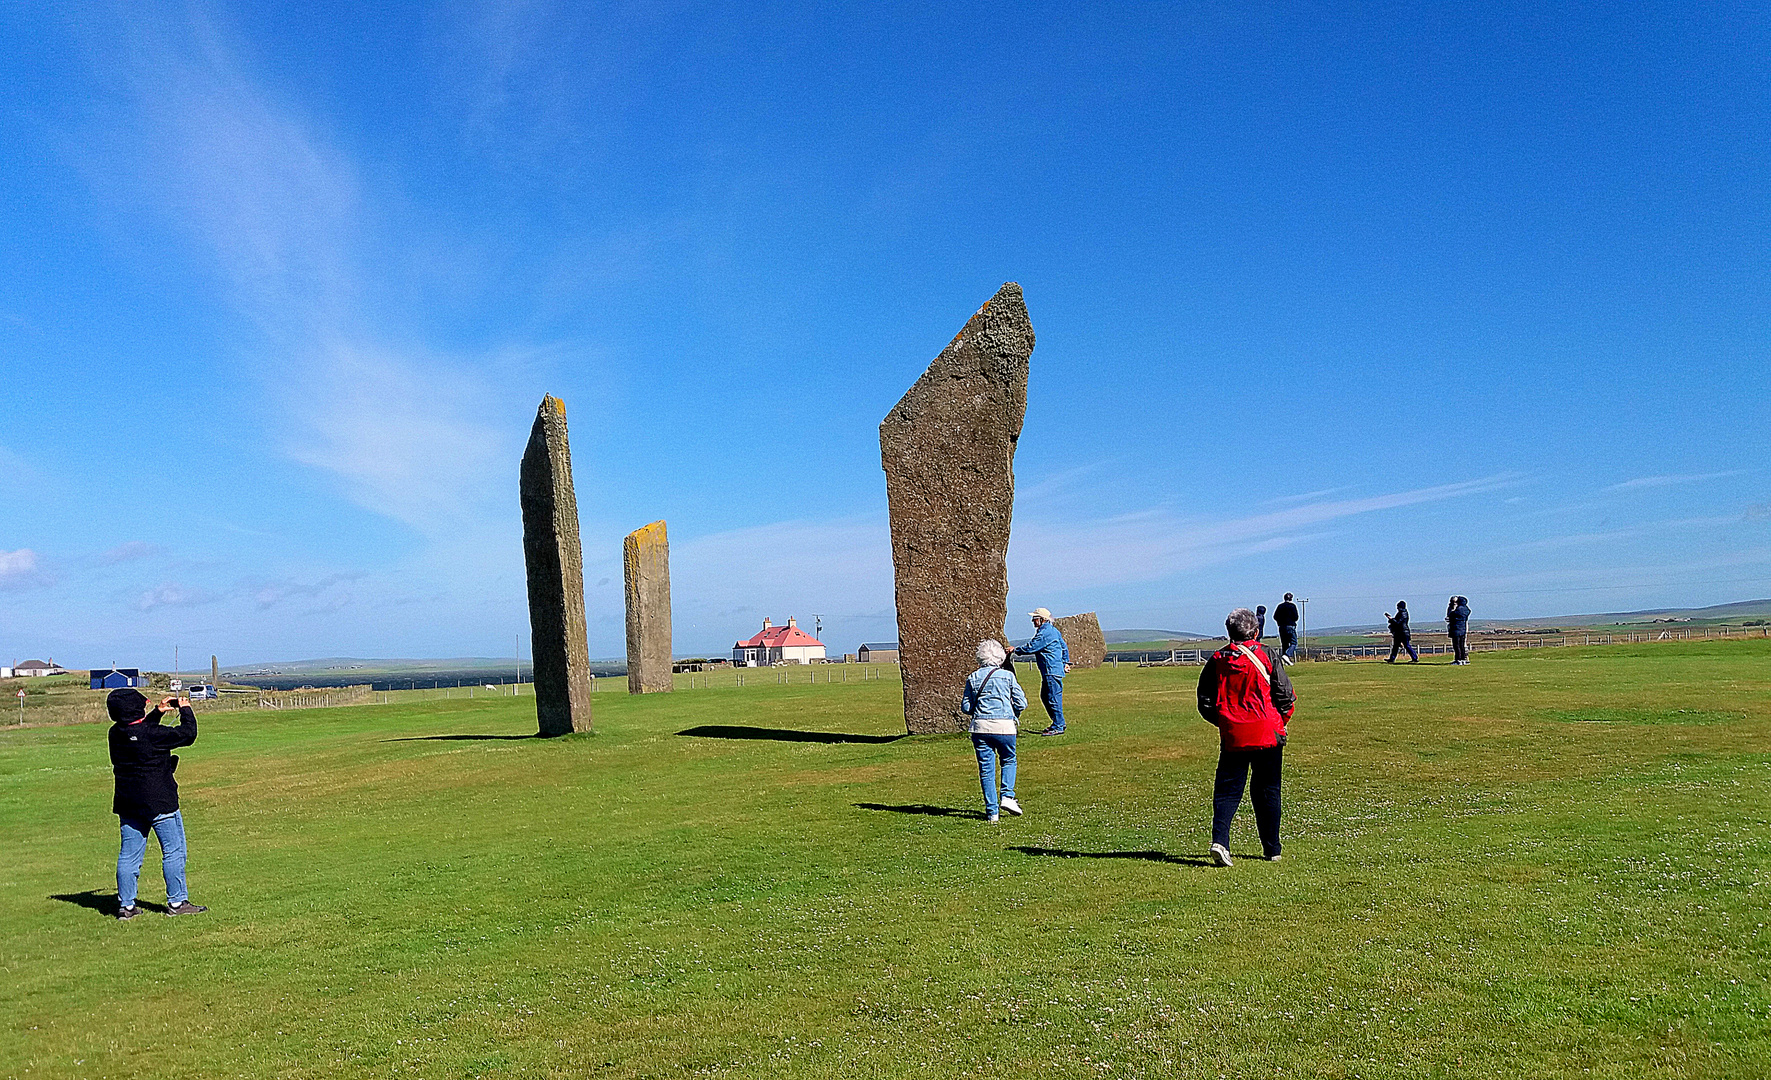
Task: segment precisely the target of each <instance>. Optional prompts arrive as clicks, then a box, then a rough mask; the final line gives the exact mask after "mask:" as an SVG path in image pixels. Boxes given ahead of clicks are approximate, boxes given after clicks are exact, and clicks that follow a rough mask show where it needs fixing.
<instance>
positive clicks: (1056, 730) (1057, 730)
mask: <svg viewBox="0 0 1771 1080" xmlns="http://www.w3.org/2000/svg"><path fill="white" fill-rule="evenodd" d="M1063 733H1064V729H1063V728H1061V727H1048V728H1046V729H1045V730H1044V731H1041V732H1039V734H1041V735H1062V734H1063Z"/></svg>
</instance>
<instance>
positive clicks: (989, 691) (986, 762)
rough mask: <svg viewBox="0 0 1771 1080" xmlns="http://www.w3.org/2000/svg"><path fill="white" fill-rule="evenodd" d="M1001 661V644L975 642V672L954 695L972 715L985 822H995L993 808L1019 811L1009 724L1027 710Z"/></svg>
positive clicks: (1003, 653)
mask: <svg viewBox="0 0 1771 1080" xmlns="http://www.w3.org/2000/svg"><path fill="white" fill-rule="evenodd" d="M1007 660H1008V651H1007V650H1005V649H1004V648H1003V647H1002V643H1001V642H998V641H980V642H978V670H976V671H974V672H972V673H971V675H970V676H969V677H967V679H966V680H965V693H964V694H963V695H962V696H961V697H960V699H959V707H960V709H961V711H963V712H964V713H965V714H966V715H967V716H970V717H971V718H972V729H971V730H972V749H974V750H976V751H977V753H978V781H979V782H980V783H981V784H983V786H984V820H985V821H987V822H989V823H991V824H995V823H996V821H997V812H998V810H999V809H1000V810H1007V811H1008V812H1009V813H1011V814H1014V815H1015V816H1017V817H1019V816H1020V813H1021V804H1020V803H1019V802H1017V801H1015V727H1016V721H1017V720H1019V719H1020V716H1021V714H1022V713H1023V712H1025V711H1026V709H1027V695H1026V694H1025V693H1023V692H1022V691H1021V684H1020V682H1019V681H1018V680H1017V679H1016V678H1015V673H1014V671H1013V670H1012V669H1011V668H1008V667H1006V666H1004V665H1005V663H1006V662H1007ZM999 762H1000V763H1001V766H1002V780H1001V783H1000V785H999V784H998V781H997V773H996V770H997V765H998V763H999ZM999 793H1000V794H999Z"/></svg>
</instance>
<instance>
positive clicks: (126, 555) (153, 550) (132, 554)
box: [98, 540, 161, 566]
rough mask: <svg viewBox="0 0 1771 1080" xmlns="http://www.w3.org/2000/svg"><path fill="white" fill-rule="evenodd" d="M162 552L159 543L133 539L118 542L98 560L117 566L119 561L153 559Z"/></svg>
mask: <svg viewBox="0 0 1771 1080" xmlns="http://www.w3.org/2000/svg"><path fill="white" fill-rule="evenodd" d="M160 553H161V549H160V546H159V545H158V544H150V543H148V542H147V541H145V540H131V541H129V542H128V543H126V544H118V545H117V546H116V547H114V548H112V549H111V550H109V551H107V552H105V553H104V554H103V555H100V556H99V557H98V561H99V562H100V563H102V564H104V565H105V566H115V565H116V564H118V563H123V562H134V561H135V560H137V559H151V558H153V557H154V556H156V555H159V554H160Z"/></svg>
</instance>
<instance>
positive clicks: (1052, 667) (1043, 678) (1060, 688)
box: [1015, 608, 1070, 735]
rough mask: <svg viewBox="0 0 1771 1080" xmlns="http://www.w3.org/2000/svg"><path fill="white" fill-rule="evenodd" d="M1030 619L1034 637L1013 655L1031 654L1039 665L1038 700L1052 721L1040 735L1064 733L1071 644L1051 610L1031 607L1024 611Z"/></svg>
mask: <svg viewBox="0 0 1771 1080" xmlns="http://www.w3.org/2000/svg"><path fill="white" fill-rule="evenodd" d="M1027 616H1028V617H1029V618H1031V619H1032V620H1033V637H1032V638H1030V639H1029V640H1028V642H1027V644H1025V645H1022V646H1021V647H1020V648H1018V649H1016V650H1015V655H1016V656H1031V657H1032V658H1033V660H1034V662H1035V663H1037V664H1038V665H1039V701H1040V704H1042V705H1044V706H1045V714H1046V715H1047V716H1049V717H1051V724H1050V725H1049V726H1048V727H1047V728H1046V729H1045V730H1044V731H1042V732H1040V733H1039V734H1041V735H1062V734H1063V733H1064V676H1065V674H1066V673H1068V672H1069V670H1070V646H1068V645H1066V644H1064V635H1062V634H1060V633H1058V625H1057V624H1056V623H1054V622H1053V621H1052V613H1051V612H1049V611H1047V610H1046V609H1045V608H1034V609H1033V610H1032V611H1029V612H1028V613H1027Z"/></svg>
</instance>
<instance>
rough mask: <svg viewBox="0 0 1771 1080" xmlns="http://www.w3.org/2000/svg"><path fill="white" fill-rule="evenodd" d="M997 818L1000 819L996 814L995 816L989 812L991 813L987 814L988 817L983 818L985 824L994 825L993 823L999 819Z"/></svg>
mask: <svg viewBox="0 0 1771 1080" xmlns="http://www.w3.org/2000/svg"><path fill="white" fill-rule="evenodd" d="M999 820H1001V819H999V818H998V817H997V816H996V815H995V814H991V815H990V816H989V817H987V818H985V819H984V824H986V825H994V824H996V823H997V822H998V821H999Z"/></svg>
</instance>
